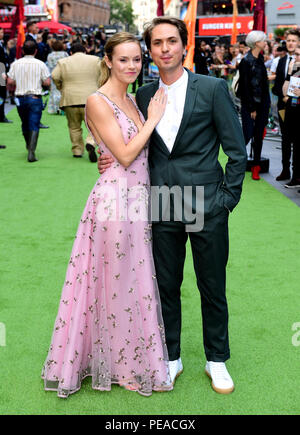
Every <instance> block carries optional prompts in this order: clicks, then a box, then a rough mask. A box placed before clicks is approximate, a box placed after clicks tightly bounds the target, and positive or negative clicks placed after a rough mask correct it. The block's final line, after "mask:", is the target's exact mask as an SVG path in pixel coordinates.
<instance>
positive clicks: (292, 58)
mask: <svg viewBox="0 0 300 435" xmlns="http://www.w3.org/2000/svg"><path fill="white" fill-rule="evenodd" d="M287 57H288V58H287V60H286V63H285V76H284V77H286V76H287V73H288V70H289V65H290V62H293V61H294V60H295V59H296V56H295V55H294V54H292V55H290V54H289V53H288V54H287Z"/></svg>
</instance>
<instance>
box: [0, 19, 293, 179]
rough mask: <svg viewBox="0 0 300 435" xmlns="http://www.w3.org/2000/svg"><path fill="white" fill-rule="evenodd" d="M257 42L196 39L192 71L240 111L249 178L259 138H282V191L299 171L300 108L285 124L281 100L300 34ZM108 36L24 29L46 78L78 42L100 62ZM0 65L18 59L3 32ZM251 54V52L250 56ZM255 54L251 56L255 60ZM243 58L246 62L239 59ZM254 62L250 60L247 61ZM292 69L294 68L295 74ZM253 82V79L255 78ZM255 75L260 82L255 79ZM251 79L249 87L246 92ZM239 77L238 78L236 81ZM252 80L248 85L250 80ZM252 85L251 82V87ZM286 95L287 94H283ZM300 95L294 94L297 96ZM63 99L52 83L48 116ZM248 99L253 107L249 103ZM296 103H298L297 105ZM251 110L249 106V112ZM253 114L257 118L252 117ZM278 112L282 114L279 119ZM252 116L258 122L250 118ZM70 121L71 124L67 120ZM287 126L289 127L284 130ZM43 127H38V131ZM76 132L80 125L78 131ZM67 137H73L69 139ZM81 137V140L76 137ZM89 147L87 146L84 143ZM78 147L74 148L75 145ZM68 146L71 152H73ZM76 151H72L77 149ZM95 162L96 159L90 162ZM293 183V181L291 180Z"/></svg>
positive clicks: (1, 118)
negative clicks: (297, 124)
mask: <svg viewBox="0 0 300 435" xmlns="http://www.w3.org/2000/svg"><path fill="white" fill-rule="evenodd" d="M259 37H260V38H261V40H260V41H256V42H258V44H256V42H255V44H254V45H253V43H252V42H251V41H250V40H249V35H248V39H246V40H241V41H239V42H237V43H236V44H226V43H224V42H222V40H220V39H219V38H215V39H214V40H212V41H211V42H210V43H208V42H207V41H205V40H202V39H201V38H198V39H197V40H196V47H195V54H194V63H195V72H196V73H198V74H203V75H209V76H213V77H216V78H222V79H224V80H226V81H227V83H228V87H229V90H230V93H231V97H232V99H233V101H234V104H235V106H236V108H237V109H238V110H239V111H240V112H241V118H242V123H243V131H244V137H245V142H246V144H248V143H249V142H250V141H251V155H252V152H253V154H254V157H253V166H252V172H253V173H252V177H253V179H255V180H259V179H260V177H259V172H260V159H261V150H262V144H263V137H264V134H265V128H266V126H268V127H269V128H270V130H271V133H273V134H274V135H277V134H280V133H281V136H282V167H283V169H282V173H281V174H279V175H278V177H277V180H278V181H281V180H288V179H290V178H291V180H290V182H289V183H287V184H286V187H295V185H296V186H298V184H299V181H297V180H299V174H298V172H299V171H298V169H297V167H298V166H299V164H298V163H296V162H295V160H296V159H298V157H297V155H298V154H297V146H293V147H292V145H291V144H292V143H293V142H295V140H296V139H295V137H296V136H295V134H294V133H290V130H291V128H292V129H293V126H294V123H293V122H291V121H290V118H291V117H292V118H293V119H294V115H291V113H292V114H294V113H295V114H296V113H297V110H298V104H296V108H295V109H294V107H295V98H297V95H296V94H295V95H294V100H293V106H292V107H293V109H289V110H288V111H287V118H286V119H283V117H284V115H283V114H285V109H286V106H288V107H289V108H290V106H291V101H290V100H291V96H290V95H283V85H284V82H285V79H286V78H288V79H289V77H290V76H293V75H294V74H297V68H298V66H297V65H298V64H299V59H296V58H295V50H296V49H297V44H298V43H299V31H298V30H297V29H292V30H289V31H287V32H286V33H285V35H284V37H283V38H274V39H272V40H267V38H266V35H265V34H263V35H262V34H261V35H260V36H259ZM106 39H107V37H106V35H105V31H104V28H103V26H99V28H98V29H97V31H94V32H93V33H90V34H87V35H83V34H82V33H76V34H74V35H70V34H69V33H68V32H67V31H64V32H63V34H62V35H56V34H50V33H49V31H48V29H45V30H43V31H39V29H38V27H37V25H36V22H35V21H30V22H28V24H27V35H26V40H33V41H35V43H36V44H37V53H36V55H35V58H36V59H39V60H41V61H42V62H43V63H45V64H46V66H47V67H48V69H49V72H50V75H51V74H52V73H53V70H54V69H55V67H56V65H57V64H58V62H59V60H61V59H63V58H66V57H68V56H70V54H71V47H72V44H74V43H79V44H81V46H82V47H83V51H84V52H85V53H86V54H89V55H93V56H96V57H98V58H100V59H102V58H103V55H104V45H105V42H106ZM0 41H1V42H0V56H1V60H0V62H3V63H4V64H5V68H6V72H8V70H9V67H10V65H11V64H12V63H13V62H14V60H15V57H16V46H15V44H16V39H10V40H6V41H5V40H4V32H3V30H2V29H1V27H0ZM142 48H144V49H143V68H142V70H141V73H140V74H139V77H138V79H137V81H136V82H135V83H134V84H133V85H132V90H133V92H135V91H136V89H137V87H138V86H141V85H142V84H143V82H144V80H145V79H146V80H147V81H148V79H149V76H148V72H149V70H148V66H149V64H150V63H151V61H152V59H151V57H150V54H149V51H148V50H147V48H146V46H142ZM253 50H254V52H253ZM253 53H254V55H253ZM244 58H246V61H244V62H242V60H243V59H244ZM287 58H289V59H290V58H292V64H291V65H290V73H289V74H288V65H287V63H286V61H285V60H286V59H287ZM251 59H252V61H250V60H251ZM283 64H284V65H285V67H284V74H282V65H283ZM293 68H294V69H293ZM237 75H240V80H239V83H240V86H239V92H240V95H237V93H236V92H235V91H234V90H233V89H232V83H233V81H234V78H235V77H236V76H237ZM252 76H253V77H254V78H253V77H252ZM258 76H259V77H258ZM251 77H252V78H253V86H252V87H251V86H250V87H249V83H251ZM236 78H237V77H236ZM249 80H250V81H249ZM254 82H255V83H254ZM261 90H263V94H264V95H263V98H261V95H257V92H258V93H259V94H261V92H260V91H261ZM0 92H1V95H0V98H1V100H0V103H1V104H0V122H6V123H9V122H11V121H10V120H9V119H8V118H7V117H6V116H5V112H4V104H5V100H6V97H7V94H6V93H7V92H8V97H9V98H10V102H11V104H15V98H14V92H15V86H14V85H13V84H8V86H0ZM286 92H287V91H286ZM297 92H298V91H297V90H296V93H297ZM255 98H256V99H257V98H258V99H259V100H260V102H259V107H258V108H257V109H258V110H254V106H255V104H256V103H255V102H254V100H255ZM60 99H61V94H60V91H59V90H58V89H57V87H56V85H55V82H54V80H53V79H51V87H50V96H49V102H48V112H49V113H51V114H59V113H64V112H65V111H64V110H63V109H64V108H63V107H62V106H61V105H60ZM250 100H252V102H251V101H250ZM298 101H299V99H298V100H297V102H298ZM251 105H252V107H250V106H251ZM254 112H256V113H257V117H256V115H254ZM279 113H280V114H281V115H279ZM254 116H255V117H256V119H254ZM68 122H69V121H68ZM285 125H286V126H289V127H288V128H285ZM43 127H47V126H44V125H43V124H42V123H40V128H43ZM76 128H78V126H77V127H76ZM70 136H71V135H70ZM79 136H80V135H79ZM80 143H81V145H80V147H81V148H82V139H81V138H80ZM88 143H89V142H88ZM77 145H78V144H77ZM77 145H76V144H75V145H74V141H73V142H72V146H73V148H74V147H75V148H76V147H77ZM75 148H74V149H75ZM292 150H293V153H292ZM291 155H293V167H296V169H294V170H293V175H292V177H291V173H290V159H291ZM93 160H95V159H94V157H93V158H92V161H93ZM295 180H296V181H295Z"/></svg>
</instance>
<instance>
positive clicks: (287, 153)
mask: <svg viewBox="0 0 300 435" xmlns="http://www.w3.org/2000/svg"><path fill="white" fill-rule="evenodd" d="M299 38H300V35H299V33H298V31H297V30H289V31H288V32H287V39H286V48H287V54H286V56H284V57H282V58H281V59H280V60H279V62H278V66H277V69H276V78H275V83H274V86H273V88H272V92H273V94H274V95H277V97H278V103H277V107H278V112H279V116H278V118H279V124H280V130H281V136H282V139H281V153H282V171H281V173H280V174H279V175H278V177H277V178H276V180H277V181H282V180H288V179H289V178H290V175H291V174H290V159H291V141H290V137H289V134H288V132H287V131H286V126H285V123H284V121H283V119H282V117H281V116H280V113H281V110H284V109H285V106H286V103H285V102H284V101H283V99H284V95H283V92H282V87H283V84H284V82H285V79H286V76H287V73H288V67H289V63H290V62H292V61H294V60H295V50H296V48H297V46H298V44H299Z"/></svg>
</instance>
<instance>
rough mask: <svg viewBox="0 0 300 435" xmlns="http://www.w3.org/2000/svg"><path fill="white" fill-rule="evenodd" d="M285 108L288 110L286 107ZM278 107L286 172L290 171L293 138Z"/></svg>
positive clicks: (282, 157)
mask: <svg viewBox="0 0 300 435" xmlns="http://www.w3.org/2000/svg"><path fill="white" fill-rule="evenodd" d="M284 108H286V107H285V106H284ZM279 110H282V108H281V109H279V107H278V118H279V126H280V131H281V163H282V169H283V170H284V171H289V170H290V161H291V154H292V144H291V138H290V135H289V133H288V129H287V127H286V123H285V121H283V120H282V118H281V116H280V114H279Z"/></svg>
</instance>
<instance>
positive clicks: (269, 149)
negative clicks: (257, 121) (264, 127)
mask: <svg viewBox="0 0 300 435" xmlns="http://www.w3.org/2000/svg"><path fill="white" fill-rule="evenodd" d="M262 155H263V156H264V157H267V158H269V159H270V169H269V172H268V173H266V174H261V176H262V177H263V178H264V179H265V180H266V181H267V182H268V183H270V184H271V185H272V186H274V187H275V188H276V189H277V190H279V192H281V193H282V194H283V195H285V196H287V197H288V198H289V199H290V200H291V201H293V202H294V203H295V204H297V205H298V207H300V189H299V188H298V189H297V188H296V189H295V188H293V189H287V188H286V187H284V185H285V184H286V181H276V177H277V175H279V174H280V172H281V170H282V166H281V136H274V135H273V134H271V132H269V131H268V134H267V135H266V137H265V140H264V144H263V151H262Z"/></svg>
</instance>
